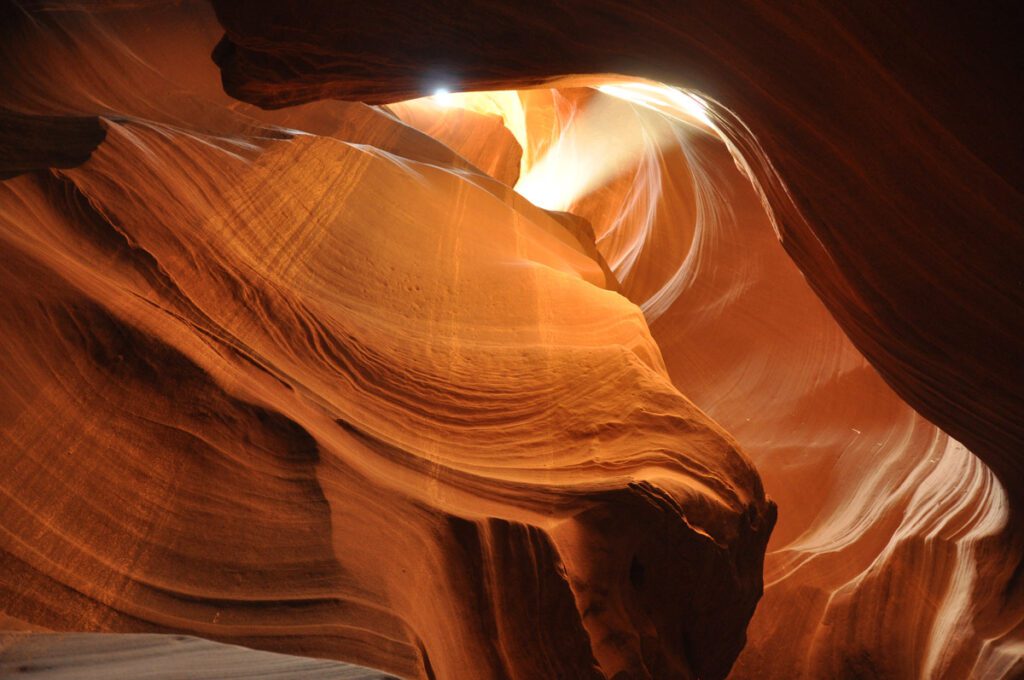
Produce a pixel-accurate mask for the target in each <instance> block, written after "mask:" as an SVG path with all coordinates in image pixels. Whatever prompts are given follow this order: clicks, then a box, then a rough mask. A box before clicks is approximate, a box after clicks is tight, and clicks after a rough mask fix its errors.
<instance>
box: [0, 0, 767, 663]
mask: <svg viewBox="0 0 1024 680" xmlns="http://www.w3.org/2000/svg"><path fill="white" fill-rule="evenodd" d="M156 28H160V29H161V30H160V31H159V32H158V31H156V30H154V29H156ZM9 34H10V39H9V40H6V41H5V42H4V43H3V47H2V49H3V55H2V59H0V64H3V68H4V77H5V81H6V82H7V83H8V84H9V86H10V87H9V89H8V91H7V92H6V93H5V98H6V99H5V101H4V102H3V104H4V106H5V107H7V108H9V109H11V110H14V111H17V112H18V113H19V115H22V116H24V117H28V118H31V117H39V116H50V117H60V116H63V117H72V116H74V117H83V116H98V119H99V120H100V122H101V124H102V126H103V129H104V132H105V137H104V139H103V141H102V143H100V144H99V145H98V146H97V147H96V149H95V150H94V151H93V152H92V154H91V156H90V158H89V160H88V161H87V162H85V163H83V164H81V165H80V166H78V167H74V168H71V169H53V170H49V171H35V172H28V173H24V174H21V175H20V176H17V177H15V178H13V179H9V180H7V181H5V182H4V183H3V184H2V185H0V247H2V250H3V255H2V257H0V280H2V286H3V290H4V291H5V295H4V296H3V299H2V301H0V333H2V335H3V338H4V346H5V348H6V355H7V359H6V362H5V368H6V370H5V372H4V375H3V377H2V379H0V405H2V411H0V422H2V423H3V427H2V430H0V432H2V435H0V436H2V441H3V446H2V449H0V452H2V455H3V461H2V465H3V468H4V470H5V471H6V474H5V475H4V476H3V477H2V479H0V493H2V495H3V499H4V502H3V504H2V505H0V512H2V521H0V611H2V613H3V615H4V617H5V621H6V622H7V623H6V625H8V626H11V625H13V626H17V627H30V628H47V629H54V630H88V631H110V632H149V631H156V632H176V633H189V634H193V635H199V636H202V637H206V638H210V639H214V640H220V641H227V642H231V643H235V644H242V645H246V646H252V647H257V648H262V649H268V650H275V651H284V652H290V653H293V654H302V655H310V656H322V657H330V658H335V659H342V660H346V661H351V662H354V663H358V664H361V665H365V666H369V667H373V668H379V669H382V670H384V671H387V672H390V673H394V674H397V675H401V676H403V677H410V678H417V677H424V678H427V677H440V678H457V677H466V676H467V673H468V674H469V675H470V676H471V677H481V678H484V677H494V678H499V677H515V678H538V677H565V678H570V677H573V678H575V677H579V678H584V677H616V676H618V677H678V678H689V677H705V678H714V677H724V676H725V674H726V673H727V672H728V671H729V669H730V667H731V666H732V664H733V661H734V659H735V657H736V655H737V654H738V653H739V651H740V649H741V648H742V646H743V644H744V641H745V630H746V626H747V623H748V621H749V619H750V616H751V615H752V613H753V611H754V607H755V605H756V603H757V601H758V599H759V598H760V596H761V592H762V574H763V556H764V550H765V544H766V542H767V540H768V535H769V533H770V531H771V529H772V526H773V524H774V521H775V506H774V504H773V503H771V502H770V501H769V500H767V499H766V497H765V495H764V492H763V490H762V487H761V482H760V479H759V477H758V475H757V474H756V472H755V471H754V469H753V467H752V465H751V463H750V461H749V459H748V458H747V457H746V456H745V455H744V454H743V453H742V452H741V451H740V449H739V447H738V446H737V444H736V443H735V441H734V440H733V439H732V438H731V437H730V436H729V435H727V434H726V433H725V431H724V430H722V429H721V428H720V427H719V426H718V425H717V424H715V423H714V422H713V421H712V420H710V419H709V418H708V417H707V416H706V415H705V414H704V413H703V412H701V411H700V410H699V409H698V408H697V407H695V406H694V405H693V404H692V403H691V402H690V401H689V400H687V399H686V398H685V397H684V396H683V395H682V394H681V393H680V392H679V391H678V390H677V389H676V388H675V386H674V385H673V384H672V382H671V380H670V379H669V376H668V373H667V370H666V367H665V364H664V361H663V359H662V356H661V354H660V351H659V349H658V347H657V345H656V344H655V342H654V340H653V338H652V337H651V335H650V332H649V330H648V327H647V324H646V322H645V319H644V317H643V314H642V312H641V310H640V309H639V308H638V307H637V306H636V305H634V304H632V303H631V302H629V301H628V300H627V299H626V298H624V297H622V296H621V295H619V294H617V293H616V292H614V291H613V290H610V288H614V287H615V285H616V284H615V282H614V280H613V279H610V278H609V274H608V267H607V265H606V264H605V263H604V262H603V261H602V260H601V258H600V256H599V255H598V254H597V251H596V249H595V247H594V244H593V242H592V241H590V242H587V238H588V232H587V228H586V226H585V225H583V224H582V223H580V222H579V220H578V219H576V218H571V217H569V216H565V215H560V214H549V213H547V212H545V211H544V210H542V209H540V208H537V207H535V206H534V205H532V204H531V203H529V202H528V201H527V200H525V199H524V198H522V197H521V196H519V195H518V194H516V193H515V192H514V191H513V190H512V189H511V188H510V187H508V186H506V185H504V184H502V183H501V182H499V181H497V180H495V179H493V178H491V177H489V176H487V175H486V174H484V173H483V172H482V171H480V170H478V169H476V168H474V167H473V166H472V165H471V164H470V163H469V162H467V161H465V160H463V159H462V158H461V157H459V156H457V155H456V154H455V153H454V152H453V151H451V150H450V149H449V148H447V147H446V146H444V145H443V144H441V143H440V142H437V141H435V140H433V139H431V138H430V137H427V136H425V135H423V134H421V133H418V132H416V131H415V130H413V129H411V128H409V127H408V126H406V125H404V124H403V123H401V122H400V121H398V120H397V119H395V118H394V117H392V116H391V115H388V114H387V113H385V112H383V111H380V110H377V109H372V108H368V107H366V106H364V105H360V104H338V103H326V104H317V105H311V106H309V107H306V108H304V109H302V110H296V111H292V112H287V113H284V114H281V115H277V114H266V113H263V112H260V111H258V110H255V109H253V108H251V107H248V106H241V105H237V104H235V103H233V102H232V101H231V100H230V99H228V98H227V96H226V95H224V94H223V93H221V92H219V91H218V87H219V85H218V83H217V79H216V71H215V69H214V67H213V65H212V63H208V62H207V63H206V65H205V67H204V66H201V65H200V64H201V63H203V62H202V58H203V57H204V56H205V55H206V54H208V50H209V49H210V48H211V47H212V45H213V43H214V42H215V40H216V25H215V24H214V23H213V22H212V16H211V15H203V14H202V13H199V12H198V11H193V12H186V11H182V10H179V9H177V8H173V7H162V6H161V7H158V8H156V9H153V10H152V14H151V15H148V16H147V15H144V14H143V15H139V14H136V13H127V12H119V11H118V12H114V13H112V14H108V15H104V16H102V17H99V18H97V17H94V16H92V15H90V14H89V13H86V12H81V11H74V10H70V11H51V12H45V11H43V12H35V13H32V14H30V15H29V14H26V15H25V16H24V17H22V18H21V19H19V20H18V21H17V22H15V23H14V24H13V25H12V27H10V29H9ZM168 45H174V52H173V54H172V53H169V52H166V51H165V49H166V48H167V46H168Z"/></svg>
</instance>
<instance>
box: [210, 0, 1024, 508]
mask: <svg viewBox="0 0 1024 680" xmlns="http://www.w3.org/2000/svg"><path fill="white" fill-rule="evenodd" d="M213 4H214V6H215V7H216V9H217V17H218V19H219V20H220V22H221V23H222V24H223V26H224V28H225V30H226V35H225V36H224V39H223V40H222V41H221V43H220V45H219V46H218V48H217V51H216V52H215V55H214V56H215V59H216V60H217V62H218V64H219V65H220V67H221V69H222V73H223V82H224V86H225V88H226V90H227V91H228V92H229V93H230V94H232V95H233V96H236V97H238V98H240V99H242V100H245V101H249V102H253V103H257V104H259V105H261V106H266V107H281V106H286V105H291V104H296V103H301V102H306V101H310V100H314V99H320V98H326V97H333V98H344V99H359V100H363V101H367V102H375V103H376V102H389V101H395V100H400V99H408V98H411V97H415V96H419V95H422V94H427V93H429V92H431V91H432V90H433V88H434V87H436V86H437V83H442V84H444V85H446V86H448V87H456V88H457V89H460V90H483V89H488V88H503V89H507V88H516V87H527V86H535V85H537V84H541V83H544V82H548V81H550V80H552V79H553V78H556V77H559V76H565V75H571V74H581V73H583V74H591V73H592V74H601V73H618V74H625V75H635V76H641V77H646V78H651V79H654V80H657V81H661V82H665V83H669V84H671V85H677V86H684V87H689V88H693V89H695V90H697V91H699V92H701V93H703V95H704V96H705V97H706V98H707V99H708V101H709V102H710V103H711V105H712V113H713V115H715V116H716V117H717V118H719V119H720V127H721V128H722V129H723V131H724V132H725V134H726V135H727V136H728V137H729V139H730V141H731V142H732V143H733V144H734V145H736V146H737V147H738V149H739V151H740V152H741V153H742V155H743V156H744V158H745V159H746V161H747V162H748V165H749V170H750V172H751V173H752V174H753V176H754V178H755V180H756V182H757V183H758V184H759V186H760V188H761V190H762V191H763V192H764V195H765V199H766V201H767V202H768V204H769V205H770V206H771V210H772V213H773V222H774V225H775V227H776V228H777V230H778V231H779V234H780V238H781V240H782V243H783V245H784V246H785V248H786V251H787V252H788V253H789V254H790V256H791V257H792V258H793V259H794V261H795V262H796V263H797V265H798V266H799V267H800V270H801V271H802V272H803V273H804V275H805V276H806V277H807V279H808V281H809V282H810V283H811V286H812V288H813V289H814V291H815V293H816V294H817V295H818V296H819V297H820V298H821V299H822V301H823V302H824V303H825V305H826V307H827V308H828V310H829V311H830V312H831V313H832V315H833V316H835V318H836V319H837V321H838V322H839V324H840V326H841V327H842V328H843V331H844V332H845V333H846V334H847V336H849V337H850V339H851V340H852V341H853V343H854V344H855V346H856V347H857V349H858V350H860V351H861V352H862V353H863V354H864V356H866V357H867V358H868V360H869V361H871V363H872V365H874V366H875V367H876V369H877V370H878V371H879V373H880V374H881V375H882V376H883V377H884V378H885V380H886V381H887V382H888V383H889V384H890V385H891V386H892V387H893V388H894V389H895V390H896V391H897V393H898V394H899V395H900V396H901V397H903V398H904V399H906V400H907V402H908V403H910V404H911V405H912V406H913V407H914V408H915V409H917V410H918V411H919V412H920V413H922V414H923V415H925V416H926V417H927V418H929V419H930V420H932V421H933V422H935V423H936V424H937V425H939V426H940V427H942V428H943V429H944V430H945V431H947V432H949V433H950V434H952V435H953V436H955V437H956V438H957V439H958V440H960V441H962V442H964V443H965V444H966V445H967V446H968V448H970V449H971V450H972V451H974V452H975V453H976V454H977V455H978V456H980V457H981V458H982V460H984V461H985V462H986V464H987V465H988V466H989V467H990V468H992V469H993V470H994V471H995V472H996V474H997V475H998V476H999V478H1000V480H1001V481H1002V483H1003V484H1005V485H1006V486H1007V487H1008V488H1010V489H1011V491H1012V497H1013V499H1014V502H1015V503H1016V502H1017V499H1018V498H1021V497H1024V495H1022V494H1024V458H1022V457H1021V456H1020V451H1021V450H1022V448H1024V419H1022V418H1021V417H1020V414H1021V413H1024V398H1022V392H1021V390H1020V387H1019V386H1020V384H1021V382H1022V380H1024V368H1022V367H1024V351H1022V349H1021V342H1020V338H1021V337H1022V336H1024V286H1022V283H1021V277H1020V271H1021V253H1024V229H1021V221H1022V216H1024V196H1022V194H1021V186H1022V184H1021V182H1022V179H1024V169H1022V167H1021V158H1022V156H1021V154H1020V149H1021V148H1022V146H1024V144H1022V139H1021V131H1020V126H1019V124H1018V121H1017V119H1018V118H1019V112H1020V111H1021V110H1022V108H1024V98H1022V88H1021V83H1020V78H1019V74H1018V73H1017V70H1016V66H1015V64H1016V63H1017V61H1019V59H1018V57H1019V55H1018V54H1017V52H1018V51H1019V50H1018V49H1017V41H1018V37H1017V33H1018V32H1019V29H1020V20H1019V19H1020V17H1019V12H1017V11H1016V10H1014V9H1010V8H1009V7H1007V8H1004V9H1005V10H1008V11H1002V10H1001V9H1000V8H999V6H998V3H997V4H996V5H995V6H991V5H990V6H987V8H978V7H977V6H976V5H975V4H973V3H972V4H968V3H944V4H943V7H941V8H940V7H935V6H934V5H933V4H931V3H928V4H922V5H920V6H918V5H915V4H914V3H911V4H910V5H907V6H904V7H900V8H894V7H892V6H891V4H890V3H882V2H863V3H858V8H857V9H853V8H846V7H845V6H844V7H842V8H840V7H836V6H835V4H834V3H818V2H812V3H804V4H802V5H801V6H800V7H799V9H796V8H790V9H787V8H784V7H778V6H776V5H774V4H773V3H767V2H760V1H758V0H748V1H745V2H739V3H684V4H679V3H654V4H653V5H651V6H648V7H645V8H644V10H643V11H640V10H637V9H636V8H635V7H633V4H632V3H629V2H619V1H617V0H605V1H602V2H599V3H596V4H595V3H594V2H569V3H559V4H558V5H557V6H551V5H550V3H545V2H517V3H514V4H510V3H502V2H490V1H488V0H480V1H478V2H470V3H466V2H459V3H454V4H451V5H442V6H441V7H440V8H439V7H437V6H436V5H435V3H432V2H431V3H427V2H423V3H416V2H414V3H409V2H405V1H403V2H374V3H356V4H348V5H346V6H345V7H344V8H339V7H338V6H337V4H336V3H334V2H328V1H314V2H307V3H303V6H302V8H301V9H296V8H292V7H287V8H286V7H285V6H283V5H281V4H280V3H274V2H237V1H236V0H213Z"/></svg>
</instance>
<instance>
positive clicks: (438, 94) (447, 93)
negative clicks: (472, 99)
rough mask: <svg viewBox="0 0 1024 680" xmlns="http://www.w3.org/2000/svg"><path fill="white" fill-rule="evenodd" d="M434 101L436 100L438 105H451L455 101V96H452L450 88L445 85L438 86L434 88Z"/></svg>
mask: <svg viewBox="0 0 1024 680" xmlns="http://www.w3.org/2000/svg"><path fill="white" fill-rule="evenodd" d="M433 98H434V101H435V102H437V104H438V106H451V105H452V104H454V103H455V98H454V97H452V93H451V90H449V89H448V88H447V87H439V88H437V89H436V90H434V97H433Z"/></svg>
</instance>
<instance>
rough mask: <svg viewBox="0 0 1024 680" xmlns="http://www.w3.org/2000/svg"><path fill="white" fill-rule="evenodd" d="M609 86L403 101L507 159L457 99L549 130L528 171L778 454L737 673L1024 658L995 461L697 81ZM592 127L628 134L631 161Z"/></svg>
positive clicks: (684, 380)
mask: <svg viewBox="0 0 1024 680" xmlns="http://www.w3.org/2000/svg"><path fill="white" fill-rule="evenodd" d="M573 82H574V83H575V84H576V85H579V84H580V82H581V79H579V78H577V79H574V81H573ZM599 90H600V93H597V92H595V91H594V90H592V89H589V88H581V87H575V88H570V89H564V88H563V89H559V90H530V91H524V92H519V93H516V92H498V93H474V94H467V95H459V96H457V97H447V98H445V99H444V100H443V103H439V102H441V101H442V100H440V99H439V98H438V97H434V98H430V99H422V100H416V101H413V102H406V103H402V104H399V105H393V106H391V107H389V108H391V109H392V110H394V111H396V112H397V113H398V114H399V115H402V116H404V117H406V118H407V119H408V120H410V121H411V122H413V123H415V124H418V125H423V124H424V122H428V123H429V125H430V127H431V128H432V129H434V130H439V131H445V132H444V134H447V135H448V136H447V137H442V139H444V140H445V141H446V142H448V143H450V144H451V145H452V146H453V148H456V147H457V148H463V149H465V150H466V152H467V153H468V154H470V157H473V158H474V159H477V158H479V159H480V160H481V161H482V162H487V163H490V164H492V165H493V164H495V161H494V159H487V158H485V154H486V153H488V152H487V149H491V152H490V153H492V154H501V153H503V151H502V148H503V147H502V146H501V145H500V144H494V145H490V146H487V145H476V144H471V143H469V142H470V138H467V139H460V138H458V137H456V136H455V135H454V133H455V131H458V130H459V129H461V126H459V125H455V124H454V123H453V122H451V120H450V119H466V118H469V117H471V116H487V115H491V116H494V115H497V116H500V117H501V119H502V120H504V121H505V122H506V124H507V125H508V129H509V130H510V131H514V133H515V134H516V136H517V138H519V139H520V142H521V144H522V146H523V148H524V149H539V148H543V152H542V153H540V154H525V155H524V156H523V159H522V160H523V162H522V175H521V176H520V179H519V181H518V184H517V189H519V190H520V191H523V192H525V193H526V194H527V195H531V197H532V198H534V199H535V200H538V201H541V202H551V203H553V204H555V205H556V206H557V207H560V208H564V209H570V210H571V211H572V212H573V213H575V214H578V215H581V216H584V217H586V218H587V219H588V220H590V222H591V223H592V224H593V226H594V230H595V233H596V234H597V245H598V248H599V249H600V251H601V252H602V253H603V254H604V256H605V257H606V258H607V260H608V262H609V263H610V265H611V266H612V269H613V270H614V274H615V275H616V277H617V278H618V279H619V281H620V287H621V290H622V292H623V294H624V295H627V296H629V297H630V298H631V299H632V300H634V302H636V303H637V304H638V305H639V306H640V307H641V308H642V309H643V310H644V311H645V314H646V316H647V318H648V319H649V320H650V321H651V322H652V324H651V328H652V334H653V336H654V337H655V339H656V340H657V341H658V344H659V346H660V348H661V350H662V354H663V356H664V357H665V361H666V364H667V366H668V368H669V371H670V374H671V375H672V377H673V381H674V383H675V384H676V385H677V386H678V387H679V388H680V390H681V391H683V392H684V393H686V394H688V395H691V396H692V397H693V398H694V399H695V401H696V402H697V403H699V404H700V405H701V406H702V407H703V408H705V409H707V411H708V412H709V413H710V414H711V415H713V416H714V417H715V418H716V420H718V421H719V422H721V423H723V424H724V425H726V426H727V427H728V429H729V431H730V432H732V433H734V434H735V436H736V437H737V439H738V440H739V441H740V443H741V444H742V446H743V447H744V449H745V450H746V451H747V452H749V453H750V455H751V457H752V459H753V460H754V462H755V464H756V465H757V467H758V469H759V470H760V471H761V474H762V476H763V477H764V479H765V484H766V489H767V491H768V492H769V494H770V495H771V496H772V497H773V498H775V499H776V500H777V501H778V502H779V507H780V519H779V524H778V526H777V527H776V530H775V532H774V534H773V538H772V542H771V543H770V544H769V553H768V556H767V559H766V591H765V597H764V599H763V600H762V601H761V603H760V604H759V605H758V609H757V613H756V614H755V616H754V619H753V621H752V622H751V626H750V629H749V631H748V637H749V640H748V644H747V646H746V648H745V650H744V652H743V654H742V655H741V656H740V659H739V662H738V665H737V667H736V669H735V671H734V673H733V674H732V676H731V677H750V678H765V677H776V678H794V677H806V678H825V677H846V676H849V675H858V676H867V677H886V678H913V677H921V678H935V677H943V678H946V677H948V678H961V677H984V678H987V677H1013V676H1015V675H1016V674H1018V673H1019V672H1020V671H1021V669H1022V668H1024V666H1022V664H1024V662H1022V659H1021V647H1020V645H1021V640H1022V639H1024V634H1022V633H1024V631H1022V630H1021V624H1022V621H1024V609H1022V606H1021V602H1020V600H1019V599H1014V598H1013V596H1012V595H1010V596H1008V595H1007V592H1012V589H1013V587H1014V579H1015V575H1014V569H1015V567H1016V565H1017V564H1019V561H1020V553H1019V549H1018V548H1017V546H1016V544H1014V543H1012V542H1010V541H1009V539H1010V537H1009V536H1008V535H1007V534H1006V533H1005V529H1006V527H1007V524H1006V523H1007V520H1008V516H1009V505H1008V498H1007V496H1006V494H1005V492H1004V491H1003V489H1002V488H1001V486H1000V485H999V484H998V482H997V481H996V480H995V479H994V477H993V475H992V473H991V472H990V471H989V470H987V469H986V468H985V467H984V465H982V464H981V463H980V461H979V460H978V459H977V458H975V457H974V456H972V455H971V454H970V452H968V451H967V450H966V449H965V448H964V447H963V446H962V445H960V444H959V443H957V442H956V441H954V440H952V439H951V438H949V437H948V435H946V434H944V433H943V432H941V431H940V430H939V429H938V428H936V427H935V426H934V425H931V424H930V423H928V422H927V421H925V420H924V419H922V418H921V417H920V416H918V415H917V414H915V413H914V412H913V411H912V410H911V409H910V408H909V407H908V406H907V405H906V404H905V403H904V402H902V401H901V400H900V399H899V398H898V397H897V396H896V395H895V394H894V393H893V392H892V390H891V389H889V388H888V387H887V386H886V385H885V383H884V382H883V381H882V380H881V379H880V377H879V376H878V374H877V373H876V372H875V371H874V370H873V369H872V367H871V366H870V365H869V364H867V362H866V361H865V360H864V359H863V358H862V357H861V356H860V355H859V354H858V353H857V352H856V350H855V349H854V348H853V346H852V345H851V343H850V342H849V340H847V339H846V338H845V337H844V336H843V334H842V333H841V331H840V330H839V328H838V326H837V325H836V323H835V321H834V320H833V319H832V318H831V316H830V315H829V314H828V313H827V311H826V310H825V309H824V307H823V306H822V304H821V302H820V301H819V300H817V299H816V298H815V296H814V295H813V293H812V291H811V289H810V288H809V286H808V285H807V282H806V281H805V280H804V279H803V278H802V277H801V276H800V274H799V272H798V270H797V269H796V267H795V266H794V264H793V262H792V261H791V260H790V259H789V258H788V257H787V256H786V253H785V252H784V250H783V249H782V248H781V246H780V244H779V243H778V240H777V239H776V237H775V234H774V233H773V232H772V230H771V224H770V220H769V218H768V216H767V215H766V214H765V212H764V210H763V207H762V206H761V204H760V201H759V200H758V197H757V195H756V194H755V192H754V190H753V189H752V187H751V185H750V183H749V181H748V180H747V179H746V178H745V177H744V176H743V175H742V174H741V172H740V171H739V170H738V168H737V167H736V165H735V163H734V162H733V159H732V157H731V155H730V153H729V150H728V149H727V148H726V146H725V145H724V144H723V143H722V142H721V141H720V139H718V138H717V137H718V133H719V131H716V129H715V126H714V124H713V122H712V121H711V120H710V119H709V118H708V116H707V115H706V114H705V113H704V112H702V111H701V109H700V108H699V107H698V106H696V105H697V104H699V102H698V101H697V100H695V99H694V98H693V97H692V96H690V95H687V94H686V93H682V92H679V91H674V90H671V89H670V88H665V87H663V86H656V85H655V84H650V83H637V82H624V81H623V82H617V83H612V84H608V83H606V84H603V85H599ZM431 117H432V118H433V120H430V118H431ZM602 126H603V128H604V129H601V128H602ZM592 138H596V139H597V140H600V139H608V138H613V139H615V140H616V148H617V149H619V155H618V157H616V158H615V159H614V160H613V163H612V166H613V167H614V168H617V174H615V173H612V175H611V176H609V172H608V171H607V170H606V169H605V168H602V167H601V166H602V163H603V161H602V160H601V159H603V158H607V157H608V154H607V151H606V150H605V149H601V148H598V152H597V153H593V152H591V151H589V149H590V146H591V143H592V141H593V140H592ZM630 140H635V141H636V144H632V145H631V143H630ZM623 148H629V149H631V151H629V153H626V152H623V151H622V149H623ZM553 168H554V169H557V173H551V172H550V170H551V169H553ZM559 177H560V178H561V180H559V179H558V178H559ZM538 178H539V179H538ZM595 178H604V179H602V180H601V181H599V182H595V181H594V179H595ZM586 187H591V188H589V189H586Z"/></svg>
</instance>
